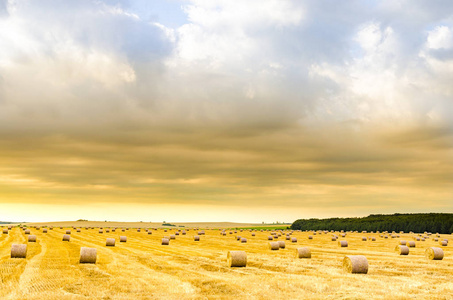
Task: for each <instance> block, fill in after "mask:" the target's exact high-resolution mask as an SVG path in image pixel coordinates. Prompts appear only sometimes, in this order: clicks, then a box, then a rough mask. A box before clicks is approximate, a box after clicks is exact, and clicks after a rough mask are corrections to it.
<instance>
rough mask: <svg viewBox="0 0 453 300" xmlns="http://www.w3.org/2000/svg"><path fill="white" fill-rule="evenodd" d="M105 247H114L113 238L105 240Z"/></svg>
mask: <svg viewBox="0 0 453 300" xmlns="http://www.w3.org/2000/svg"><path fill="white" fill-rule="evenodd" d="M105 245H106V246H107V247H115V239H114V238H107V240H106V241H105Z"/></svg>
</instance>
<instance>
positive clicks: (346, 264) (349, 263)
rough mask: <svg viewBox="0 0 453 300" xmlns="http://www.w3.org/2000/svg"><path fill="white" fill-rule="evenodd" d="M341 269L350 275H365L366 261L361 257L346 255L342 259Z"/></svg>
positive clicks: (366, 271) (366, 269) (366, 270)
mask: <svg viewBox="0 0 453 300" xmlns="http://www.w3.org/2000/svg"><path fill="white" fill-rule="evenodd" d="M343 269H344V270H345V271H346V272H348V273H352V274H366V273H368V260H367V259H366V257H365V256H363V255H346V256H345V257H344V259H343Z"/></svg>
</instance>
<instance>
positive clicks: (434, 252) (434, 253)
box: [425, 247, 444, 260]
mask: <svg viewBox="0 0 453 300" xmlns="http://www.w3.org/2000/svg"><path fill="white" fill-rule="evenodd" d="M425 256H426V258H428V259H429V260H442V259H443V258H444V250H442V248H438V247H430V248H428V249H426V250H425Z"/></svg>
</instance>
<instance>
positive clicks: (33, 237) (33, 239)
mask: <svg viewBox="0 0 453 300" xmlns="http://www.w3.org/2000/svg"><path fill="white" fill-rule="evenodd" d="M28 242H30V243H36V235H33V234H31V235H29V236H28Z"/></svg>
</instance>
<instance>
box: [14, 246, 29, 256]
mask: <svg viewBox="0 0 453 300" xmlns="http://www.w3.org/2000/svg"><path fill="white" fill-rule="evenodd" d="M25 257H27V245H25V244H12V245H11V258H25Z"/></svg>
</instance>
